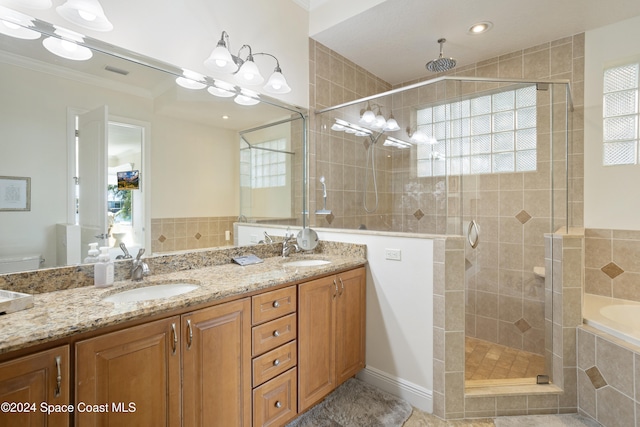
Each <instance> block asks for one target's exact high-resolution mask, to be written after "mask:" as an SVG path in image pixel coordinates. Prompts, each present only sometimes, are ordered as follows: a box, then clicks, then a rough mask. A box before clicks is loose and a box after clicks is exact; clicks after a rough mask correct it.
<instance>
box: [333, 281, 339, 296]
mask: <svg viewBox="0 0 640 427" xmlns="http://www.w3.org/2000/svg"><path fill="white" fill-rule="evenodd" d="M333 286H335V287H336V291H335V293H334V294H333V298H334V299H335V297H337V296H338V284H337V283H336V279H333Z"/></svg>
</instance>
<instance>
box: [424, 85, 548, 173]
mask: <svg viewBox="0 0 640 427" xmlns="http://www.w3.org/2000/svg"><path fill="white" fill-rule="evenodd" d="M416 113H417V114H416V123H417V128H418V130H420V131H422V132H424V133H426V134H427V135H428V136H433V137H434V138H435V139H436V140H437V141H438V142H437V143H436V144H434V145H430V144H425V145H419V146H418V149H417V156H416V157H417V162H418V168H417V170H418V176H443V175H445V174H447V173H448V174H451V175H458V174H465V175H466V174H487V173H497V172H526V171H535V170H536V160H537V156H536V125H537V110H536V86H526V87H523V88H519V89H515V90H507V91H502V92H498V93H494V94H491V95H482V96H478V97H475V98H470V99H465V100H461V101H456V102H452V103H449V104H442V105H437V106H431V107H428V108H422V109H419V110H418V111H417V112H416Z"/></svg>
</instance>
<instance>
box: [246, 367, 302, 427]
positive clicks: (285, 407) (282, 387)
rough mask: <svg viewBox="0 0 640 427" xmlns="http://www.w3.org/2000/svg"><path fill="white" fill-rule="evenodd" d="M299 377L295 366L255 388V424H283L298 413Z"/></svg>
mask: <svg viewBox="0 0 640 427" xmlns="http://www.w3.org/2000/svg"><path fill="white" fill-rule="evenodd" d="M297 377H298V375H297V369H296V368H293V369H291V370H289V371H287V372H285V373H284V374H282V375H280V376H278V377H275V378H274V379H272V380H271V381H269V382H267V383H265V384H263V385H261V386H260V387H258V388H256V389H254V390H253V425H254V426H282V425H284V424H285V423H286V422H287V421H289V420H290V419H292V418H293V417H295V416H296V415H297V413H298V409H297V404H296V402H297V399H298V398H297Z"/></svg>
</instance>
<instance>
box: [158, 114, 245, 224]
mask: <svg viewBox="0 0 640 427" xmlns="http://www.w3.org/2000/svg"><path fill="white" fill-rule="evenodd" d="M151 129H152V131H151V132H152V135H151V137H152V141H153V142H152V148H151V164H152V167H151V182H152V183H153V184H152V187H151V194H152V199H151V216H152V218H183V217H185V218H186V217H210V216H238V210H239V206H240V199H239V194H238V188H239V187H240V182H239V176H240V170H239V169H240V154H239V150H238V134H237V132H234V131H228V130H222V129H217V128H212V127H208V126H204V125H201V124H196V123H185V122H184V121H179V120H173V119H170V118H168V117H158V118H156V119H155V120H154V121H153V122H152V124H151Z"/></svg>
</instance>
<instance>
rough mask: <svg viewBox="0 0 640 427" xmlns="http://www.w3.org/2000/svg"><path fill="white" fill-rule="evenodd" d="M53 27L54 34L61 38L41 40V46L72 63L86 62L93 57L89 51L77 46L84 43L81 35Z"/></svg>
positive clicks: (50, 37)
mask: <svg viewBox="0 0 640 427" xmlns="http://www.w3.org/2000/svg"><path fill="white" fill-rule="evenodd" d="M54 27H55V31H54V32H55V33H56V34H57V35H59V36H60V37H61V38H56V37H53V36H49V37H47V38H46V39H44V40H42V44H43V45H44V47H45V48H46V49H47V50H48V51H49V52H51V53H53V54H54V55H57V56H59V57H61V58H65V59H71V60H73V61H86V60H88V59H91V57H92V56H93V53H92V52H91V50H90V49H89V48H86V47H84V46H80V45H79V44H78V43H83V42H84V36H83V35H82V34H80V33H76V32H75V31H71V30H67V29H66V28H62V27H58V26H55V25H54Z"/></svg>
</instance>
